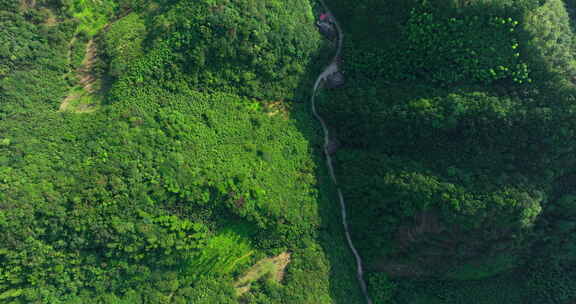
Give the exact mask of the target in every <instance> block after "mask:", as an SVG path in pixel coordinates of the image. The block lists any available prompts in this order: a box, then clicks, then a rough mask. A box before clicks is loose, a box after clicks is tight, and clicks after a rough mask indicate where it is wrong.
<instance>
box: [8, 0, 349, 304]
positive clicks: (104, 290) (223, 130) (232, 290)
mask: <svg viewBox="0 0 576 304" xmlns="http://www.w3.org/2000/svg"><path fill="white" fill-rule="evenodd" d="M316 9H317V4H316V3H310V2H308V1H305V0H294V1H290V2H289V3H288V2H284V1H227V0H217V1H213V0H210V1H209V0H205V1H198V0H194V1H192V0H180V1H162V0H159V1H138V0H135V1H118V2H117V1H113V0H106V1H104V0H100V1H96V0H44V1H43V0H22V1H13V0H4V1H0V24H1V25H0V41H1V42H0V303H154V304H156V303H210V304H212V303H350V302H356V303H359V302H358V299H360V298H359V294H360V291H359V290H358V287H357V284H356V282H355V280H354V277H353V273H354V272H353V271H354V269H353V267H352V265H351V264H350V263H349V261H350V260H351V256H350V254H349V252H348V251H347V250H346V247H345V243H344V239H343V236H342V233H341V229H340V226H339V222H338V216H337V215H338V210H337V209H334V208H331V207H330V205H331V202H332V201H333V197H331V195H332V194H331V193H333V192H332V189H331V188H330V185H329V184H327V183H325V182H322V181H323V180H324V179H326V172H325V169H324V168H323V167H321V166H318V165H317V163H319V160H318V159H319V153H318V149H317V148H318V147H319V145H320V140H321V138H320V136H319V135H320V133H319V130H318V127H317V126H316V125H315V124H314V123H313V120H312V119H311V117H310V113H309V112H308V107H306V104H305V103H304V101H306V100H307V98H308V96H307V95H306V93H305V92H308V91H309V86H310V84H309V83H310V82H311V81H312V80H311V79H313V77H314V75H315V74H316V73H317V71H318V70H319V69H320V67H321V66H322V65H323V64H324V63H325V62H326V60H327V57H322V56H320V51H321V50H323V49H325V48H327V47H328V46H327V44H326V43H325V42H323V41H322V40H321V39H320V35H319V34H318V33H317V32H316V30H315V28H314V19H313V14H314V10H316ZM304 89H306V90H304ZM63 104H65V106H63Z"/></svg>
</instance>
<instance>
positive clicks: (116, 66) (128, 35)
mask: <svg viewBox="0 0 576 304" xmlns="http://www.w3.org/2000/svg"><path fill="white" fill-rule="evenodd" d="M145 38H146V25H145V24H144V20H143V19H142V17H140V16H139V15H138V14H136V13H130V14H129V15H127V16H125V17H123V18H122V19H120V20H118V21H116V22H114V23H113V24H112V25H111V26H110V28H109V29H108V31H107V32H106V33H105V34H104V42H103V46H104V52H105V53H106V55H107V56H108V58H111V62H110V74H111V75H112V76H118V75H120V74H122V73H123V72H124V71H125V70H126V67H127V66H128V64H129V63H130V62H131V61H132V60H134V59H136V58H138V57H140V56H142V55H143V50H142V43H143V41H144V39H145Z"/></svg>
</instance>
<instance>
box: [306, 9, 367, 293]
mask: <svg viewBox="0 0 576 304" xmlns="http://www.w3.org/2000/svg"><path fill="white" fill-rule="evenodd" d="M320 3H321V4H322V6H323V7H324V10H326V12H327V13H329V14H330V15H331V16H334V15H333V14H332V13H331V12H330V9H328V7H327V6H326V4H325V3H324V1H323V0H320ZM332 22H333V23H334V25H335V27H336V30H337V32H338V47H337V49H336V54H335V55H334V58H333V59H332V62H331V63H330V65H328V66H327V67H326V68H325V69H324V71H323V72H322V73H321V74H320V75H319V76H318V78H317V79H316V82H315V83H314V88H313V89H312V97H311V102H310V103H311V105H312V113H313V114H314V117H316V119H317V120H318V121H319V122H320V125H322V130H323V131H324V149H323V150H324V155H325V156H326V165H327V166H328V170H329V171H330V177H331V178H332V181H333V182H334V184H335V185H336V189H337V192H338V199H339V200H340V210H341V211H342V225H343V226H344V233H345V235H346V240H347V242H348V247H349V248H350V250H351V251H352V253H353V254H354V257H355V258H356V269H357V273H356V276H357V278H358V282H359V283H360V288H361V289H362V293H363V294H364V297H365V298H366V303H367V304H372V300H371V299H370V296H369V295H368V290H367V288H366V281H364V269H363V267H362V258H361V257H360V255H359V254H358V251H357V250H356V247H354V243H353V242H352V237H351V236H350V231H349V229H348V219H347V216H348V214H347V212H346V202H345V201H344V196H343V195H342V190H341V188H340V185H339V184H338V180H337V179H336V175H335V174H334V166H333V165H332V157H330V153H329V147H330V145H331V144H330V133H329V131H328V127H327V126H326V122H325V121H324V119H323V118H322V116H320V115H319V114H318V111H317V110H316V102H315V98H316V92H317V91H318V89H319V88H320V85H321V84H322V81H324V80H326V78H327V77H328V76H330V75H332V74H334V73H336V72H338V59H339V58H340V53H341V52H342V41H343V39H344V35H343V33H342V29H341V28H340V25H339V24H338V21H337V20H336V19H335V18H334V17H333V18H332Z"/></svg>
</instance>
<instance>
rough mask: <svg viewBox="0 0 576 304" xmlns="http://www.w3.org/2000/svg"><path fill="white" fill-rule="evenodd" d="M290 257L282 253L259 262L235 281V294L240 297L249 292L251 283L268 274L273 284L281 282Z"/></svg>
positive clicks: (288, 254)
mask: <svg viewBox="0 0 576 304" xmlns="http://www.w3.org/2000/svg"><path fill="white" fill-rule="evenodd" d="M290 257H291V254H290V253H288V252H283V253H281V254H279V255H277V256H275V257H270V258H265V259H263V260H260V261H259V262H258V263H256V264H255V265H254V266H252V268H250V270H248V271H247V272H246V273H245V274H244V275H243V276H242V277H240V278H239V279H238V280H237V281H236V283H235V284H234V287H235V288H236V293H237V294H238V295H242V294H244V293H246V292H248V291H250V284H252V282H255V281H258V280H259V279H260V278H262V277H263V276H265V275H268V274H270V276H271V278H272V280H274V281H275V282H277V283H280V282H282V279H284V271H285V269H286V266H288V264H289V263H290Z"/></svg>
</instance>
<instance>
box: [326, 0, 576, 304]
mask: <svg viewBox="0 0 576 304" xmlns="http://www.w3.org/2000/svg"><path fill="white" fill-rule="evenodd" d="M334 5H335V12H336V14H337V15H338V16H342V17H341V18H340V19H341V20H342V23H343V24H342V26H343V28H344V29H345V31H346V32H347V34H346V36H345V37H346V41H345V43H346V44H347V46H346V49H345V52H344V54H343V58H344V61H343V67H344V70H345V72H346V74H347V75H348V83H347V86H346V87H345V88H343V89H342V90H338V91H329V92H327V93H326V94H325V95H323V96H321V98H320V99H319V101H320V107H321V111H322V115H323V116H324V117H325V118H326V120H327V121H328V122H332V123H331V126H330V127H331V128H332V129H333V130H334V131H335V134H337V136H338V139H339V140H340V141H341V142H342V143H343V149H341V150H339V151H338V153H336V156H335V160H336V162H337V164H336V171H337V174H338V175H339V179H340V180H341V183H342V185H343V190H344V196H345V198H346V199H347V201H348V204H349V213H350V221H351V223H350V224H351V229H352V234H353V237H354V239H355V240H356V242H357V246H358V248H359V250H360V253H361V254H362V256H363V257H364V258H365V260H366V262H367V268H368V270H369V272H371V273H369V274H368V275H369V278H370V279H369V283H370V284H369V288H370V289H371V292H372V294H373V296H374V297H377V298H380V299H383V300H381V301H382V303H472V301H474V302H473V303H505V302H509V303H570V301H573V300H574V299H575V298H576V295H575V294H574V292H575V290H576V289H575V287H576V286H574V284H573V283H572V282H573V278H572V276H571V275H570V274H569V273H570V272H571V271H572V269H573V267H574V265H576V251H575V250H574V248H575V244H576V243H574V241H575V240H574V238H573V237H572V236H571V235H572V234H574V232H575V229H576V218H575V217H574V216H573V214H574V210H576V205H575V204H574V202H575V200H574V196H573V193H574V192H575V189H574V186H575V184H574V182H573V177H574V173H573V172H574V166H575V165H576V158H575V157H574V154H573V152H574V149H575V148H576V146H574V139H575V138H574V135H575V134H576V133H575V131H576V125H575V124H574V121H575V119H576V117H575V114H576V112H575V109H576V108H575V106H574V101H575V100H576V97H575V96H576V88H575V86H574V84H573V80H574V76H575V74H574V63H575V62H576V61H575V57H574V54H575V48H574V27H573V22H572V21H571V20H570V17H569V16H570V15H569V14H570V13H572V12H573V10H574V7H573V3H572V2H570V1H561V0H548V1H531V0H514V1H513V0H510V1H505V0H502V1H433V0H429V1H416V0H415V1H389V2H387V3H386V4H383V3H380V2H378V1H371V0H366V1H360V3H358V1H354V2H352V1H345V0H341V1H335V3H334ZM567 5H568V6H567ZM384 274H385V275H384ZM518 276H523V277H527V278H530V279H529V280H527V281H522V282H515V280H516V279H515V278H517V277H518ZM387 277H390V278H391V279H387ZM550 281H557V282H559V283H558V284H556V285H554V284H549V283H548V282H550ZM496 286H510V287H509V288H502V287H496ZM495 289H501V290H503V292H502V293H497V294H494V290H495Z"/></svg>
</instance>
